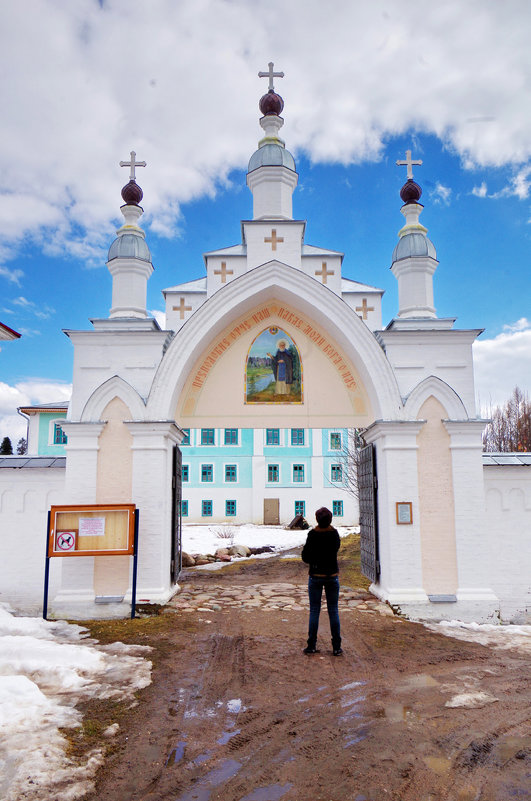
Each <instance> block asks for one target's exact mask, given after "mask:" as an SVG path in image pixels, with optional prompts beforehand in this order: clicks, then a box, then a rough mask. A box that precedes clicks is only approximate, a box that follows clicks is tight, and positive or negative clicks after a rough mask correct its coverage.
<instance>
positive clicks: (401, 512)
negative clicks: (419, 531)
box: [396, 501, 413, 526]
mask: <svg viewBox="0 0 531 801" xmlns="http://www.w3.org/2000/svg"><path fill="white" fill-rule="evenodd" d="M396 522H397V525H399V526H410V525H411V524H412V523H413V504H412V503H411V501H398V502H397V504H396Z"/></svg>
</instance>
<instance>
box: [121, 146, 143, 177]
mask: <svg viewBox="0 0 531 801" xmlns="http://www.w3.org/2000/svg"><path fill="white" fill-rule="evenodd" d="M130 156H131V160H130V161H121V162H120V167H131V172H130V173H129V180H130V181H134V180H135V167H145V166H146V162H145V161H136V153H135V151H134V150H131V153H130Z"/></svg>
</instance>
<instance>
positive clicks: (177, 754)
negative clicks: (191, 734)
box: [166, 740, 186, 767]
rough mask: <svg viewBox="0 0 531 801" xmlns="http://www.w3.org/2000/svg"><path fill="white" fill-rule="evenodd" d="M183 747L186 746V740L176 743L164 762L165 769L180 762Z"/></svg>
mask: <svg viewBox="0 0 531 801" xmlns="http://www.w3.org/2000/svg"><path fill="white" fill-rule="evenodd" d="M185 746H186V740H181V741H180V742H179V743H177V745H176V746H175V748H174V749H173V750H172V751H170V754H169V756H168V759H167V760H166V767H167V766H168V765H176V764H177V762H180V761H181V759H182V758H183V756H184V749H185ZM172 757H173V759H172Z"/></svg>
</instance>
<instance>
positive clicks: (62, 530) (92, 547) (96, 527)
mask: <svg viewBox="0 0 531 801" xmlns="http://www.w3.org/2000/svg"><path fill="white" fill-rule="evenodd" d="M135 508H136V507H135V505H134V504H132V503H123V504H101V505H100V504H92V505H84V504H79V505H77V506H76V505H71V506H52V507H51V510H50V530H49V538H48V556H115V555H116V556H119V555H120V556H127V555H132V554H134V533H135Z"/></svg>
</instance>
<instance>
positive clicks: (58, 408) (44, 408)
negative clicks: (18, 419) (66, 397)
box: [18, 401, 69, 414]
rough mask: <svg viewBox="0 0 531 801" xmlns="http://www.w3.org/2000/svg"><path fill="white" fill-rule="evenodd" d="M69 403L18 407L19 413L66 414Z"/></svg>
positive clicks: (60, 402)
mask: <svg viewBox="0 0 531 801" xmlns="http://www.w3.org/2000/svg"><path fill="white" fill-rule="evenodd" d="M68 403H69V401H59V402H58V403H36V404H34V405H33V406H19V407H18V410H19V412H23V413H24V414H30V413H31V412H66V411H67V410H68Z"/></svg>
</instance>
